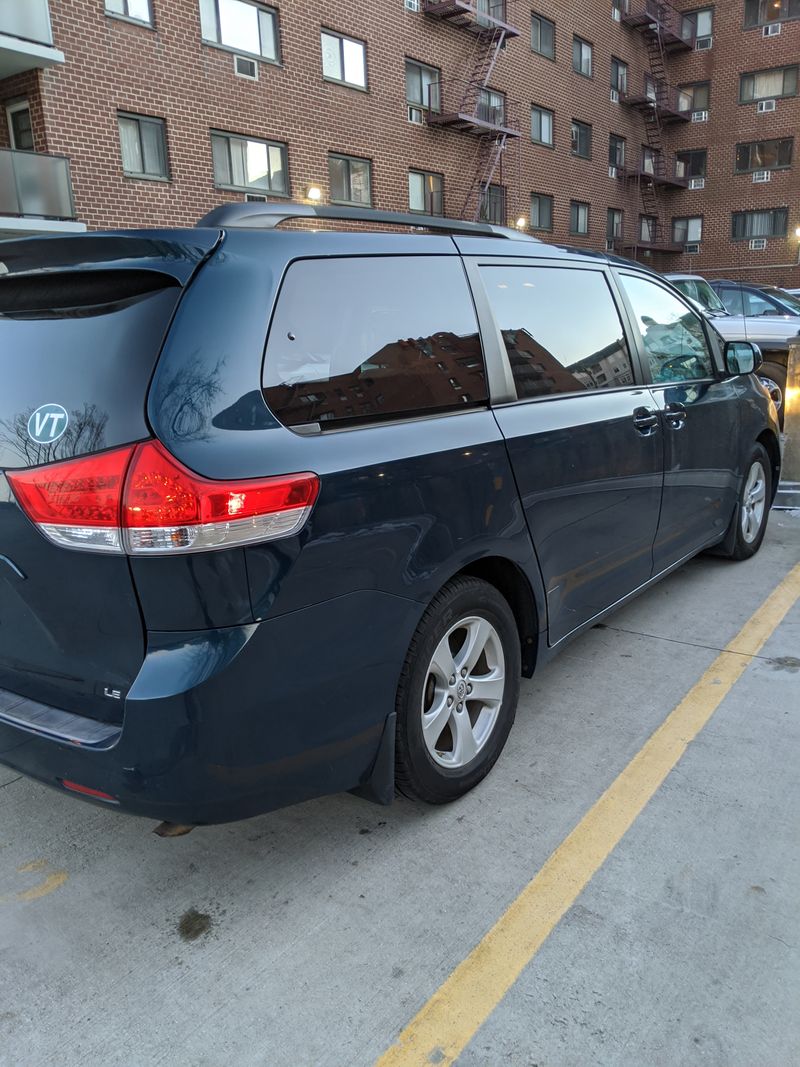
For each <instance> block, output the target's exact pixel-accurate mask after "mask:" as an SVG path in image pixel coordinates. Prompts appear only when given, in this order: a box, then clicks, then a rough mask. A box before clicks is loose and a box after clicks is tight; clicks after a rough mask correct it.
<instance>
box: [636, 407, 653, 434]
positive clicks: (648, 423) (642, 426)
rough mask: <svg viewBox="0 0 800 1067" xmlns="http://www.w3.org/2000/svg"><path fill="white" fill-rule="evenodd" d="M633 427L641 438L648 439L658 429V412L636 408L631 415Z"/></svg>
mask: <svg viewBox="0 0 800 1067" xmlns="http://www.w3.org/2000/svg"><path fill="white" fill-rule="evenodd" d="M633 425H634V426H635V427H636V430H637V432H638V433H640V434H641V435H642V437H650V436H651V435H652V434H654V433H655V432H656V430H657V429H658V412H657V411H653V410H652V408H636V410H635V411H634V413H633Z"/></svg>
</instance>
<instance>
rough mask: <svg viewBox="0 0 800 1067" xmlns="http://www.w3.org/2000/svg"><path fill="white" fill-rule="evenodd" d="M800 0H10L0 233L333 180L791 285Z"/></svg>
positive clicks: (0, 128) (795, 273) (375, 200)
mask: <svg viewBox="0 0 800 1067" xmlns="http://www.w3.org/2000/svg"><path fill="white" fill-rule="evenodd" d="M799 66H800V0H717V3H715V4H707V3H706V4H703V6H702V7H700V6H698V4H697V2H696V0H695V2H694V3H682V4H681V5H680V10H678V9H676V8H675V7H673V6H671V5H670V4H668V3H665V2H661V0H588V2H587V3H584V4H577V3H574V2H569V0H532V2H527V0H526V2H523V0H350V2H345V0H318V2H316V3H313V2H311V0H276V2H275V3H273V4H266V3H263V4H262V3H260V2H256V0H49V4H48V0H24V2H23V0H0V108H1V109H2V110H0V234H2V235H5V236H9V235H11V234H21V233H35V232H50V231H52V232H59V231H61V232H64V231H67V232H69V231H70V230H76V229H82V228H85V227H87V226H88V227H89V228H97V227H120V226H122V227H129V226H156V225H170V226H171V225H187V224H191V223H193V222H195V221H196V220H197V219H198V218H200V217H201V216H202V215H203V214H204V213H205V212H206V211H208V210H209V209H210V208H211V207H213V206H214V205H216V204H219V203H221V202H223V201H230V200H243V199H245V198H247V197H250V198H262V197H268V198H270V199H272V198H273V197H274V198H278V197H285V196H290V197H292V198H294V199H300V200H302V199H306V198H309V196H310V197H311V198H313V197H315V196H318V197H319V198H321V200H322V201H323V202H327V201H339V202H349V203H356V204H372V205H373V206H375V207H379V208H386V209H395V210H407V209H409V208H411V209H412V210H427V211H429V212H432V213H443V214H448V215H452V216H462V217H467V218H471V217H475V216H477V215H478V214H479V213H482V214H483V215H484V217H488V218H490V219H492V220H493V221H497V222H503V223H509V224H512V225H515V224H520V225H523V224H524V225H525V226H526V227H527V228H528V229H530V230H531V231H532V232H534V233H536V234H537V235H538V236H540V237H542V238H543V239H545V240H554V241H562V242H568V243H570V244H573V245H577V246H586V247H591V248H597V249H603V248H613V249H614V250H616V251H622V252H624V253H625V254H628V255H632V256H635V257H637V258H639V259H644V260H645V261H647V262H649V263H651V264H652V265H653V266H654V267H656V268H657V269H662V270H685V271H692V272H695V271H697V272H700V273H704V274H709V275H715V274H717V273H720V274H725V275H726V276H729V277H733V278H737V277H739V278H745V277H756V278H760V279H763V280H765V281H769V282H773V283H776V284H784V285H790V284H791V285H794V286H800V265H798V257H799V252H798V249H799V247H800V237H798V234H797V232H796V231H797V230H798V228H800V165H798V160H797V155H796V152H795V148H796V146H795V143H794V142H795V133H796V131H798V130H800V95H798V68H799Z"/></svg>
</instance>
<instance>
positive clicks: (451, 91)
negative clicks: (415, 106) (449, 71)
mask: <svg viewBox="0 0 800 1067" xmlns="http://www.w3.org/2000/svg"><path fill="white" fill-rule="evenodd" d="M484 93H485V90H484V89H483V87H482V86H480V85H476V84H475V83H474V82H472V81H460V80H457V79H452V80H447V79H445V78H442V79H440V81H439V82H437V83H434V84H433V85H431V86H429V87H428V97H429V106H428V110H427V119H428V122H429V123H430V124H431V125H432V126H450V127H451V128H453V129H456V130H463V131H465V132H467V133H474V134H478V135H489V134H506V135H507V136H508V137H519V121H518V119H519V114H518V107H517V105H516V102H514V101H509V100H507V99H505V98H503V100H502V101H501V102H499V103H494V102H492V101H490V100H487V99H486V97H485V95H484Z"/></svg>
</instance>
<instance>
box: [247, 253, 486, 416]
mask: <svg viewBox="0 0 800 1067" xmlns="http://www.w3.org/2000/svg"><path fill="white" fill-rule="evenodd" d="M264 391H265V398H266V401H267V404H268V405H269V407H270V409H271V410H272V411H273V413H274V414H275V415H276V416H277V417H278V418H279V419H280V420H281V422H283V423H284V424H285V425H286V426H299V425H303V424H307V423H321V424H322V426H323V428H324V427H326V426H328V425H330V424H331V423H337V424H342V423H345V424H347V423H350V422H352V423H355V422H357V421H365V420H375V419H386V418H399V417H403V416H406V415H415V414H425V413H434V412H445V411H450V410H458V409H464V408H467V407H469V406H470V405H475V404H484V403H486V402H487V396H488V393H487V386H486V372H485V368H484V363H483V352H482V350H481V343H480V335H479V332H478V323H477V319H476V317H475V309H474V306H473V304H472V297H471V295H470V292H469V289H468V287H467V281H466V277H465V275H464V268H463V266H462V264H461V261H460V260H459V259H458V258H457V257H455V256H454V257H452V258H451V257H445V256H395V257H388V256H387V257H371V258H343V259H307V260H298V261H297V262H295V263H293V264H292V265H291V266H290V267H289V270H288V271H287V273H286V278H285V280H284V283H283V286H282V287H281V291H280V294H279V296H278V304H277V308H276V310H275V315H274V318H273V320H272V326H271V328H270V332H269V340H268V342H267V352H266V360H265V365H264Z"/></svg>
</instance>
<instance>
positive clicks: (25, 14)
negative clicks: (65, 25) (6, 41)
mask: <svg viewBox="0 0 800 1067" xmlns="http://www.w3.org/2000/svg"><path fill="white" fill-rule="evenodd" d="M0 34H5V35H7V36H8V37H19V38H21V39H22V40H23V41H33V42H35V43H36V44H45V45H48V46H52V44H53V31H52V30H51V28H50V8H49V6H48V3H47V0H0Z"/></svg>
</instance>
